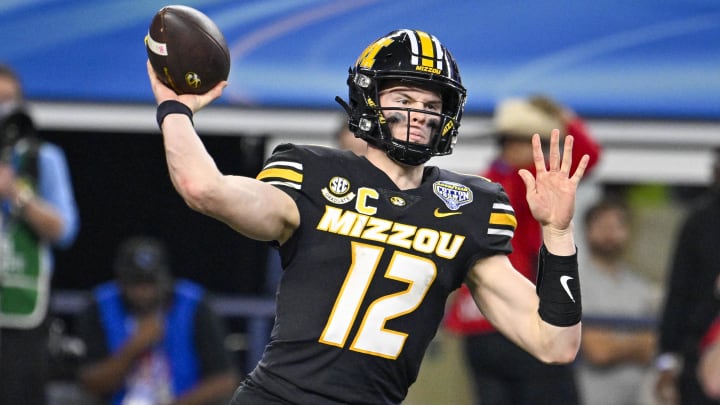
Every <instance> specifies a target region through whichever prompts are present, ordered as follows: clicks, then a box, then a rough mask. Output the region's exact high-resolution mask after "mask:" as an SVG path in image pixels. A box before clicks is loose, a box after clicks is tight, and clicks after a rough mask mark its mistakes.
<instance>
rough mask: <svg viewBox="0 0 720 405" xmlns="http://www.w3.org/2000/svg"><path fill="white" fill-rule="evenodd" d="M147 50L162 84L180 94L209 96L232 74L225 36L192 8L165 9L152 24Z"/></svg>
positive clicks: (156, 15) (206, 17) (175, 7)
mask: <svg viewBox="0 0 720 405" xmlns="http://www.w3.org/2000/svg"><path fill="white" fill-rule="evenodd" d="M145 48H146V49H147V53H148V57H149V59H150V63H151V64H152V67H153V69H155V73H156V74H157V76H158V78H159V79H160V81H162V82H163V83H165V84H166V85H167V86H168V87H170V88H171V89H173V90H174V91H175V93H177V94H188V93H191V94H202V93H206V92H207V91H208V90H210V89H212V88H213V87H215V85H216V84H218V83H219V82H221V81H223V80H227V78H228V74H229V73H230V51H229V50H228V46H227V43H226V42H225V37H224V36H223V34H222V32H221V31H220V29H219V28H218V27H217V25H215V23H214V22H213V21H212V20H211V19H210V18H209V17H208V16H207V15H205V14H203V13H202V12H200V11H198V10H196V9H194V8H192V7H187V6H177V5H173V6H166V7H163V8H161V9H160V10H159V11H158V12H157V13H156V14H155V16H154V17H153V19H152V22H151V23H150V28H149V29H148V34H147V36H146V37H145Z"/></svg>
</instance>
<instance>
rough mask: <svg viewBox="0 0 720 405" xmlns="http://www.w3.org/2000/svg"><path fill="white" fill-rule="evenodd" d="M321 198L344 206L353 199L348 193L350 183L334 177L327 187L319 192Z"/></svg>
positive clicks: (352, 195)
mask: <svg viewBox="0 0 720 405" xmlns="http://www.w3.org/2000/svg"><path fill="white" fill-rule="evenodd" d="M321 192H322V195H323V197H325V199H326V200H328V201H330V202H331V203H334V204H345V203H348V202H350V201H352V200H353V198H355V193H351V192H350V182H349V181H348V179H346V178H344V177H339V176H335V177H333V178H332V179H330V182H329V183H328V186H327V187H325V188H323V189H322V190H321Z"/></svg>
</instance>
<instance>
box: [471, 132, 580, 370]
mask: <svg viewBox="0 0 720 405" xmlns="http://www.w3.org/2000/svg"><path fill="white" fill-rule="evenodd" d="M559 143H560V142H559V132H558V131H557V130H555V131H553V133H552V135H551V139H550V154H549V157H548V166H546V164H545V157H544V155H543V152H542V148H541V145H540V137H539V136H538V135H537V134H536V135H535V136H533V139H532V144H533V156H534V161H535V169H536V172H537V174H536V177H533V175H532V174H531V173H530V172H529V171H527V170H521V171H520V173H519V174H520V176H521V177H522V178H523V181H524V182H525V186H526V189H527V200H528V204H529V206H530V209H531V211H532V213H533V216H534V217H535V219H536V220H537V221H538V222H539V223H540V224H541V225H542V230H543V239H544V246H543V248H542V249H541V253H540V269H539V271H538V282H537V286H536V287H534V286H533V285H532V283H531V282H530V281H528V280H527V279H526V278H525V277H523V276H522V275H521V274H520V273H519V272H518V271H516V270H515V269H514V268H513V267H512V264H511V263H510V261H509V260H508V258H507V257H506V256H502V255H498V256H492V257H489V258H486V259H482V260H479V261H478V262H476V263H475V265H474V266H473V267H472V269H471V270H470V272H469V273H468V276H467V278H466V283H467V284H468V287H470V291H471V292H472V294H473V297H474V299H475V302H476V303H477V304H478V306H479V307H480V310H481V311H482V313H483V314H484V315H485V316H486V317H487V318H488V319H489V320H490V321H491V322H492V323H493V324H494V325H495V327H496V328H497V329H498V330H499V331H500V332H502V333H503V334H505V335H506V336H507V337H508V338H509V339H510V340H512V341H513V342H515V343H516V344H518V345H519V346H520V347H522V348H524V349H525V350H527V351H528V352H529V353H530V354H532V355H534V356H535V357H536V358H538V359H539V360H541V361H544V362H547V363H567V362H571V361H573V360H574V358H575V356H576V355H577V352H578V349H579V347H580V338H581V323H580V314H581V301H580V285H579V280H578V270H577V256H576V255H575V253H576V251H575V241H574V236H573V227H572V217H573V215H574V211H575V192H576V189H577V185H578V183H579V181H580V179H581V178H582V176H583V173H584V172H585V168H586V167H587V163H588V156H587V155H586V156H583V157H582V159H581V160H580V162H579V164H578V168H577V170H576V171H575V173H573V174H572V175H571V173H570V168H571V165H572V147H573V138H572V137H571V136H568V137H566V138H565V145H564V153H563V154H562V156H565V158H562V157H561V154H560V146H559Z"/></svg>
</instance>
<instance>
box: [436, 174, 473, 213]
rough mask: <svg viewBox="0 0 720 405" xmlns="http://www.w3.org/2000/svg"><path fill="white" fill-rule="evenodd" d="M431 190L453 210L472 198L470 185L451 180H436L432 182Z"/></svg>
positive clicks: (467, 202) (469, 201)
mask: <svg viewBox="0 0 720 405" xmlns="http://www.w3.org/2000/svg"><path fill="white" fill-rule="evenodd" d="M433 192H434V193H435V195H436V196H438V197H439V198H440V199H441V200H442V202H444V203H445V205H446V206H447V207H448V208H449V209H451V210H453V211H455V210H457V209H458V208H460V207H462V206H463V205H465V204H470V203H471V202H472V200H473V193H472V190H470V187H467V186H464V185H462V184H460V183H453V182H451V181H436V182H435V183H433Z"/></svg>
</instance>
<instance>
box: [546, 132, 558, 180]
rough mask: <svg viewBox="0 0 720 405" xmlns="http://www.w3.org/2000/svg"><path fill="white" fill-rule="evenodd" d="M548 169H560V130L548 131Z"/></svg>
mask: <svg viewBox="0 0 720 405" xmlns="http://www.w3.org/2000/svg"><path fill="white" fill-rule="evenodd" d="M548 164H549V166H550V171H551V172H552V171H558V170H560V130H558V129H553V130H552V132H550V153H549V155H548Z"/></svg>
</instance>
